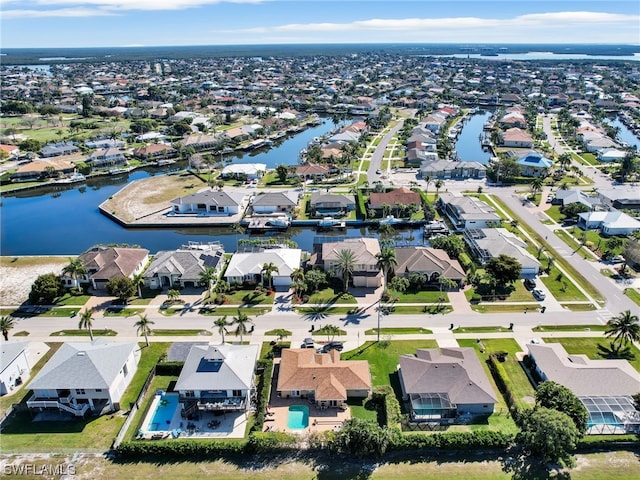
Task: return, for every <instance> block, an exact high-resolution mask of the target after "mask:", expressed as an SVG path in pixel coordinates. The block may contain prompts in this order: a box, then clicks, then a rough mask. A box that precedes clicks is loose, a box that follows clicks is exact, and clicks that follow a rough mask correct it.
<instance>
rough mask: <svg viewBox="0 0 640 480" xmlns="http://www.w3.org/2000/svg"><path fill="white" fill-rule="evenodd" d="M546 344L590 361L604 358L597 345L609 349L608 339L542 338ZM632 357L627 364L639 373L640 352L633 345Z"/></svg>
mask: <svg viewBox="0 0 640 480" xmlns="http://www.w3.org/2000/svg"><path fill="white" fill-rule="evenodd" d="M543 340H544V341H545V342H546V343H561V344H562V346H563V347H564V348H565V350H566V351H567V353H569V354H571V355H577V354H584V355H586V356H587V357H589V358H591V359H592V360H603V359H604V358H605V357H603V356H602V355H601V352H600V349H599V348H598V345H602V346H604V347H607V348H608V347H609V343H610V342H611V340H610V339H608V338H598V337H584V338H573V337H571V338H569V337H559V338H558V337H543ZM630 348H631V353H632V357H630V358H628V359H627V360H629V363H630V364H631V365H633V367H634V368H635V369H636V370H638V371H639V372H640V350H638V348H637V347H636V346H635V345H631V346H630Z"/></svg>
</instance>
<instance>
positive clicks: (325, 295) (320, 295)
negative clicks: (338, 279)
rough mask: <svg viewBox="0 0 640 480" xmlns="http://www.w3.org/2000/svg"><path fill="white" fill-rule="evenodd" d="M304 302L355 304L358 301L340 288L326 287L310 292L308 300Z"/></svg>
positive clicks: (315, 303) (314, 303)
mask: <svg viewBox="0 0 640 480" xmlns="http://www.w3.org/2000/svg"><path fill="white" fill-rule="evenodd" d="M305 303H308V304H313V305H327V304H331V303H347V304H356V303H358V302H357V300H356V299H355V298H354V296H353V295H351V294H350V293H342V291H341V290H338V289H334V288H331V287H327V288H325V289H324V290H320V291H317V292H315V293H314V294H312V295H311V296H310V297H309V301H308V302H305Z"/></svg>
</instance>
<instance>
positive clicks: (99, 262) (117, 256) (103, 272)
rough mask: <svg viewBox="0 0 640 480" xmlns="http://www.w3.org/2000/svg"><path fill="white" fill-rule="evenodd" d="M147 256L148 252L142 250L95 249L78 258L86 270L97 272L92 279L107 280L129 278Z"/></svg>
mask: <svg viewBox="0 0 640 480" xmlns="http://www.w3.org/2000/svg"><path fill="white" fill-rule="evenodd" d="M148 255H149V250H147V249H144V248H123V247H97V248H93V249H91V250H89V251H87V252H85V253H83V254H82V255H80V256H79V257H78V258H79V259H80V260H82V264H83V265H84V267H85V268H86V269H87V270H97V271H96V272H95V273H94V274H92V275H91V278H92V279H96V280H98V279H102V280H109V279H111V278H116V277H130V276H131V275H133V273H134V272H135V271H136V269H137V268H138V267H139V266H140V264H141V263H142V262H144V261H145V260H146V258H147V257H148Z"/></svg>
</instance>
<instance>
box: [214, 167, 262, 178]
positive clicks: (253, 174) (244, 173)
mask: <svg viewBox="0 0 640 480" xmlns="http://www.w3.org/2000/svg"><path fill="white" fill-rule="evenodd" d="M266 171H267V165H266V164H265V163H231V164H229V165H225V166H224V168H223V169H222V172H221V173H220V175H221V176H222V178H236V179H243V178H244V179H247V180H257V179H259V178H262V177H263V176H264V174H265V172H266Z"/></svg>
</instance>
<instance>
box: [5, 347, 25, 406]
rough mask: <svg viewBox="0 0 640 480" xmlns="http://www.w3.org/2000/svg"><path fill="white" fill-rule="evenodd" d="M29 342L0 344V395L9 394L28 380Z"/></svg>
mask: <svg viewBox="0 0 640 480" xmlns="http://www.w3.org/2000/svg"><path fill="white" fill-rule="evenodd" d="M28 352H29V342H2V343H1V344H0V395H6V394H7V393H10V392H11V391H12V390H13V389H14V388H16V387H18V386H20V385H21V384H22V383H24V382H25V381H26V380H27V379H28V378H29V372H30V371H31V366H30V365H29V358H28V356H27V355H28Z"/></svg>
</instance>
